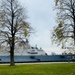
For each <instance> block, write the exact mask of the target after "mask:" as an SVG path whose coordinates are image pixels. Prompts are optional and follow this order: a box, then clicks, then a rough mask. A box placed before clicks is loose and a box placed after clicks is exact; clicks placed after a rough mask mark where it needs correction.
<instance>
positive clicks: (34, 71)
mask: <svg viewBox="0 0 75 75" xmlns="http://www.w3.org/2000/svg"><path fill="white" fill-rule="evenodd" d="M0 75H75V63H60V64H25V65H16V66H13V67H12V66H9V65H0Z"/></svg>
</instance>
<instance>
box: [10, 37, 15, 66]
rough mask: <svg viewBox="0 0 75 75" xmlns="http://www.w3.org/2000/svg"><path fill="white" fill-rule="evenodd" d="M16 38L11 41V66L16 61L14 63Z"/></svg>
mask: <svg viewBox="0 0 75 75" xmlns="http://www.w3.org/2000/svg"><path fill="white" fill-rule="evenodd" d="M14 46H15V45H14V38H13V39H12V43H11V46H10V65H11V66H14V65H15V63H14Z"/></svg>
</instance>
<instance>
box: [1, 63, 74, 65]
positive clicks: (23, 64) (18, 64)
mask: <svg viewBox="0 0 75 75" xmlns="http://www.w3.org/2000/svg"><path fill="white" fill-rule="evenodd" d="M59 63H61V64H62V63H75V62H38V63H15V65H24V64H59ZM0 65H10V64H0Z"/></svg>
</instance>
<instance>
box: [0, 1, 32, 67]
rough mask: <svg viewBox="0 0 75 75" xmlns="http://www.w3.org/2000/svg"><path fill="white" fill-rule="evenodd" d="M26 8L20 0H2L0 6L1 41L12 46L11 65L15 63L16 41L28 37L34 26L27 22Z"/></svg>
mask: <svg viewBox="0 0 75 75" xmlns="http://www.w3.org/2000/svg"><path fill="white" fill-rule="evenodd" d="M26 19H27V15H26V9H25V10H24V8H23V7H22V6H21V5H20V4H19V2H18V0H2V2H1V8H0V43H1V44H3V43H5V42H7V44H8V45H9V47H10V65H11V66H13V65H15V63H14V48H15V43H16V42H18V41H19V40H22V38H23V37H27V36H28V35H29V34H30V32H31V30H32V28H31V26H30V25H29V23H28V22H26Z"/></svg>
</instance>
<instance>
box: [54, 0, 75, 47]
mask: <svg viewBox="0 0 75 75" xmlns="http://www.w3.org/2000/svg"><path fill="white" fill-rule="evenodd" d="M56 9H57V10H58V11H57V17H58V26H57V27H55V28H54V32H53V36H54V37H55V38H57V39H58V40H59V41H63V40H64V39H65V41H66V40H68V39H71V40H74V46H75V0H56ZM59 24H61V25H62V27H60V26H59ZM58 30H59V31H58ZM60 30H61V32H62V34H59V33H60ZM59 36H61V37H59ZM68 41H69V40H68ZM68 41H67V42H68ZM71 43H73V41H71Z"/></svg>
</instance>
